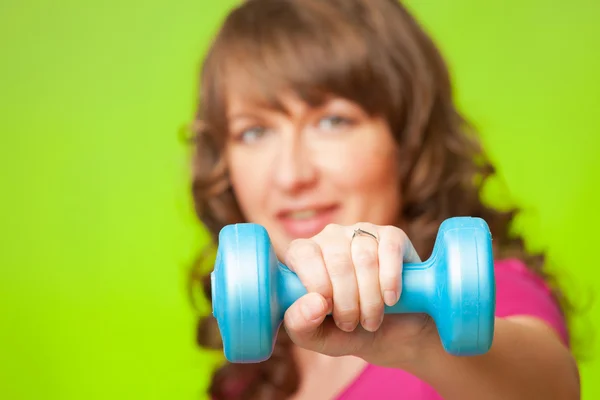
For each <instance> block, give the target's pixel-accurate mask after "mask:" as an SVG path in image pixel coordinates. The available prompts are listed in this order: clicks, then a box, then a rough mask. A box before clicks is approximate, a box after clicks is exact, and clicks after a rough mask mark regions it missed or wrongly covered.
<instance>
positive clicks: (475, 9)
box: [0, 0, 600, 400]
mask: <svg viewBox="0 0 600 400" xmlns="http://www.w3.org/2000/svg"><path fill="white" fill-rule="evenodd" d="M234 3H235V2H233V1H223V0H221V1H219V2H216V1H215V2H212V1H210V2H209V1H189V0H182V1H178V2H173V1H169V2H161V1H158V0H150V1H148V0H145V1H141V0H120V1H116V0H107V1H103V2H81V1H73V0H63V1H59V2H56V1H50V0H18V1H17V0H3V1H2V2H1V3H0V49H1V51H2V52H1V54H2V62H1V63H0V149H1V155H2V157H0V160H1V161H0V163H1V164H0V167H1V171H2V176H1V177H2V180H1V182H2V196H1V197H0V210H1V211H0V212H1V213H2V215H1V217H2V218H1V225H0V226H2V237H1V243H2V244H1V251H0V266H1V275H0V346H1V347H0V397H2V398H5V399H11V400H18V399H42V398H43V399H62V400H70V399H78V400H79V399H89V400H91V399H109V398H110V399H138V398H139V399H194V398H201V397H202V392H203V390H204V388H205V386H206V383H207V379H206V378H207V376H208V371H209V370H210V368H211V365H212V364H213V363H214V362H215V361H216V360H217V359H218V358H216V357H213V356H208V355H206V354H203V353H200V352H198V351H197V350H196V349H195V347H194V332H193V328H194V314H193V312H192V310H191V308H190V306H189V303H188V299H187V297H186V292H185V276H186V269H187V266H188V264H189V262H190V261H191V259H192V257H193V255H194V254H195V251H196V250H197V248H198V247H199V244H200V243H201V242H202V241H203V240H204V233H203V231H202V229H200V227H199V226H198V225H197V224H196V223H195V221H194V219H193V217H192V213H191V208H190V201H189V197H188V193H187V186H186V185H187V182H186V179H187V176H188V175H187V174H188V167H187V159H186V155H187V150H186V148H185V147H184V146H183V145H182V144H181V143H180V141H179V139H178V134H179V130H180V128H181V127H182V126H183V125H184V124H186V123H187V122H188V121H189V119H190V118H191V116H192V112H193V107H194V101H195V87H196V72H197V68H198V63H199V60H200V58H201V56H202V54H203V53H204V52H205V50H206V46H207V45H208V40H209V38H210V36H211V35H212V33H213V32H214V30H215V29H216V27H217V25H218V23H219V22H220V20H221V18H222V17H223V16H224V14H225V12H226V11H227V10H228V9H229V8H230V7H231V6H232V5H233V4H234ZM498 3H500V4H498ZM215 4H218V5H215ZM409 4H410V5H411V7H412V8H413V10H414V12H415V13H416V14H417V16H418V17H419V18H420V19H421V21H422V22H423V23H424V25H426V27H427V28H428V29H429V30H430V31H431V33H432V34H433V35H434V37H435V39H436V40H437V42H438V43H439V45H440V46H441V48H442V49H443V52H444V53H445V54H446V56H447V58H448V60H449V64H450V66H451V68H452V73H453V75H454V77H455V80H456V85H457V99H458V101H459V102H460V105H461V107H462V108H463V110H464V111H465V112H466V114H467V116H468V117H470V118H471V119H472V120H473V121H474V122H475V123H476V125H477V127H478V128H479V129H480V130H481V131H482V137H483V140H484V143H485V145H486V147H487V148H488V151H489V153H490V155H491V156H492V158H493V159H494V160H495V161H496V162H497V165H498V167H499V171H500V176H501V178H502V181H503V182H504V186H505V187H506V188H507V189H508V190H509V193H510V195H509V196H507V195H502V196H497V195H493V196H488V197H489V198H490V199H491V200H492V201H493V202H495V203H496V204H498V205H505V204H507V202H515V203H516V204H518V205H520V206H523V207H524V208H525V213H524V214H523V217H522V218H521V219H519V224H518V228H519V229H521V230H522V231H523V232H524V233H525V234H526V235H527V238H528V240H529V241H528V245H529V246H530V247H531V248H532V249H547V250H548V254H549V255H550V257H551V261H552V265H554V266H555V267H556V271H557V273H559V274H560V276H561V279H563V280H564V282H565V285H566V286H567V290H568V292H569V293H570V295H571V296H572V297H574V298H575V299H576V301H577V302H578V303H580V304H582V305H585V304H583V303H584V302H585V301H586V300H587V299H588V298H590V296H589V295H590V294H593V292H595V291H596V290H597V289H599V288H600V284H599V283H598V282H597V277H598V275H599V274H598V272H597V271H598V268H597V262H596V260H597V257H596V256H595V255H594V252H593V251H594V249H595V245H596V243H595V241H594V239H595V235H596V232H597V231H598V225H599V224H600V219H599V217H598V212H597V208H596V205H597V204H598V201H599V200H600V195H599V193H598V189H597V186H598V183H600V179H599V176H600V173H599V172H600V160H599V159H598V158H597V156H598V152H599V151H598V149H599V145H600V143H599V139H598V137H599V128H600V113H599V112H598V109H599V106H600V99H599V93H600V78H599V74H598V71H600V53H599V52H598V48H599V36H600V25H598V24H597V21H598V20H600V6H598V5H595V4H593V2H592V1H586V0H574V1H572V2H570V3H569V5H566V4H565V3H564V2H557V1H550V2H549V1H541V0H539V1H538V0H525V1H504V2H478V1H475V0H455V1H452V2H450V1H442V0H438V1H416V0H415V1H411V2H410V3H409ZM496 193H497V192H496ZM585 311H586V314H585V315H584V316H583V317H580V318H578V319H577V321H576V322H577V324H576V328H577V332H576V333H577V335H578V337H579V338H580V340H581V343H582V344H584V345H583V346H582V347H581V350H582V353H583V354H584V355H585V356H587V357H588V358H590V361H586V362H584V363H582V365H581V371H582V378H583V388H584V398H585V399H593V398H598V397H600V385H599V384H598V383H597V380H596V381H594V379H593V377H594V376H600V360H599V356H600V353H599V352H598V350H597V349H598V347H591V344H592V343H593V341H594V337H593V336H592V332H593V330H597V329H598V328H600V324H599V323H598V322H597V321H598V320H599V318H598V317H599V316H600V313H599V312H598V311H599V308H598V305H597V302H596V303H593V308H591V309H586V310H585ZM594 320H595V321H594ZM590 322H591V325H589V323H590Z"/></svg>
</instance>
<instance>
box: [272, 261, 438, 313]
mask: <svg viewBox="0 0 600 400" xmlns="http://www.w3.org/2000/svg"><path fill="white" fill-rule="evenodd" d="M432 261H433V259H429V260H427V261H425V262H423V263H406V264H404V265H403V267H402V287H401V295H400V300H398V302H397V303H396V304H395V305H393V306H391V307H390V306H385V313H386V314H400V313H429V312H430V310H429V306H430V305H431V304H438V302H439V301H440V299H434V298H433V297H434V296H435V295H436V290H435V287H436V282H435V275H434V274H433V271H434V268H430V267H431V266H432V264H433V262H432ZM278 264H279V265H278V267H279V268H278V271H277V275H276V279H277V280H278V282H277V285H276V286H277V288H278V289H279V293H277V297H278V299H279V302H280V305H281V312H282V313H285V311H286V310H287V309H288V308H289V307H290V306H291V305H292V304H293V303H294V302H295V301H296V300H298V299H299V298H300V297H302V296H304V295H305V294H306V293H307V290H306V288H305V287H304V286H303V285H302V282H301V281H300V278H298V275H296V274H295V273H294V272H293V271H291V270H290V269H289V268H288V267H287V266H286V265H284V264H282V263H281V262H279V263H278ZM398 268H400V266H398ZM437 293H438V295H439V294H440V292H439V291H438V292H437Z"/></svg>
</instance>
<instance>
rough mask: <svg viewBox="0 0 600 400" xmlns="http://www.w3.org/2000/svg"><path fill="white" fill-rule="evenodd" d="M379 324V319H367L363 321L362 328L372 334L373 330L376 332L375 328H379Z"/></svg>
mask: <svg viewBox="0 0 600 400" xmlns="http://www.w3.org/2000/svg"><path fill="white" fill-rule="evenodd" d="M380 323H381V319H377V318H369V319H366V320H364V321H363V323H362V326H363V327H364V328H365V329H366V330H368V331H370V332H373V331H375V330H377V328H379V324H380Z"/></svg>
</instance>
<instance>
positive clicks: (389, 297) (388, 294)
mask: <svg viewBox="0 0 600 400" xmlns="http://www.w3.org/2000/svg"><path fill="white" fill-rule="evenodd" d="M383 300H384V301H385V304H387V305H388V306H390V307H391V306H393V305H394V304H396V302H397V301H398V292H396V291H394V290H386V291H385V292H383Z"/></svg>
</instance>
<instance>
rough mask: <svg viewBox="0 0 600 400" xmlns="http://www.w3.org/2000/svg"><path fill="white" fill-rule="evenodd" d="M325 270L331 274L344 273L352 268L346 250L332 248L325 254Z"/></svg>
mask: <svg viewBox="0 0 600 400" xmlns="http://www.w3.org/2000/svg"><path fill="white" fill-rule="evenodd" d="M327 270H328V271H329V274H330V275H332V276H338V275H344V274H347V273H349V272H351V271H353V270H354V265H353V263H352V259H351V258H350V256H349V254H348V252H347V251H344V250H342V249H333V250H331V252H330V253H329V254H328V256H327Z"/></svg>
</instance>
